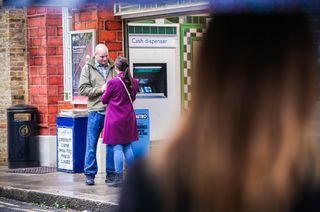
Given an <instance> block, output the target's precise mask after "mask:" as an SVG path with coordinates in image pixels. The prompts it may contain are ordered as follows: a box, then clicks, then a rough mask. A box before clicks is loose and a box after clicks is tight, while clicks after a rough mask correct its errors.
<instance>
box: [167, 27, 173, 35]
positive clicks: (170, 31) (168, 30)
mask: <svg viewBox="0 0 320 212" xmlns="http://www.w3.org/2000/svg"><path fill="white" fill-rule="evenodd" d="M173 29H174V27H166V34H171V35H172V34H175V33H174V31H173Z"/></svg>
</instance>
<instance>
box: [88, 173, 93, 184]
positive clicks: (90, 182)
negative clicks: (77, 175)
mask: <svg viewBox="0 0 320 212" xmlns="http://www.w3.org/2000/svg"><path fill="white" fill-rule="evenodd" d="M86 185H94V175H89V174H88V175H86Z"/></svg>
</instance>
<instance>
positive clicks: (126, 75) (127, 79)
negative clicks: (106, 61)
mask: <svg viewBox="0 0 320 212" xmlns="http://www.w3.org/2000/svg"><path fill="white" fill-rule="evenodd" d="M115 66H116V67H117V68H118V69H119V71H121V72H123V77H121V79H122V81H123V82H124V83H125V85H126V87H127V89H128V90H131V88H132V82H131V78H132V76H131V74H130V70H129V64H128V59H127V58H125V57H121V56H119V57H117V58H116V61H115Z"/></svg>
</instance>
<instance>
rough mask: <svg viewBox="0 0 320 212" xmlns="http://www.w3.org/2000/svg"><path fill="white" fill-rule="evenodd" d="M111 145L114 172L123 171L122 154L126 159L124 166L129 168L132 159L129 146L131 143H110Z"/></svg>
mask: <svg viewBox="0 0 320 212" xmlns="http://www.w3.org/2000/svg"><path fill="white" fill-rule="evenodd" d="M110 146H112V147H113V154H114V164H115V169H116V173H122V171H123V155H124V157H125V159H126V166H127V168H129V167H130V166H131V164H132V162H133V160H134V155H133V151H132V147H131V143H129V144H115V145H110Z"/></svg>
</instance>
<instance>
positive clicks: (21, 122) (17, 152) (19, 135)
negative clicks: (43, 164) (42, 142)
mask: <svg viewBox="0 0 320 212" xmlns="http://www.w3.org/2000/svg"><path fill="white" fill-rule="evenodd" d="M7 123H8V125H7V126H8V127H7V128H8V136H7V138H8V148H7V151H8V168H9V169H14V168H25V167H36V166H39V165H40V163H39V148H38V146H37V143H36V141H35V135H36V134H37V108H36V107H33V106H31V105H25V104H19V105H15V106H12V107H10V108H8V109H7Z"/></svg>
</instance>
